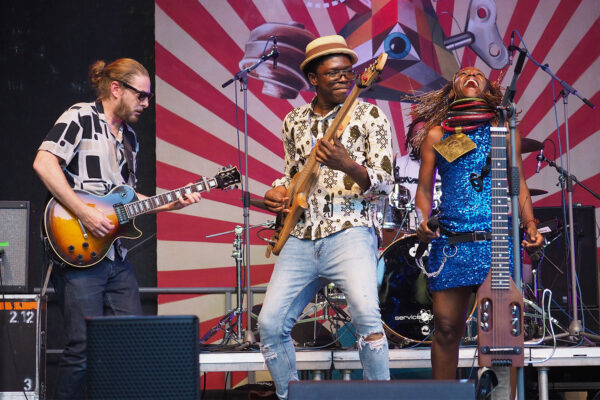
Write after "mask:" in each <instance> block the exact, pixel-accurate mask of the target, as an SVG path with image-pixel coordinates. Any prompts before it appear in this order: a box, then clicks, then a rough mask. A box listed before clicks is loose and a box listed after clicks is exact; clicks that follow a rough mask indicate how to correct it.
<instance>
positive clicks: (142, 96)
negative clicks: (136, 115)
mask: <svg viewBox="0 0 600 400" xmlns="http://www.w3.org/2000/svg"><path fill="white" fill-rule="evenodd" d="M117 82H119V83H120V84H121V85H123V86H125V87H126V88H127V89H130V90H133V91H134V92H135V93H137V98H138V100H139V101H144V100H145V99H148V101H150V100H152V97H154V93H152V92H142V91H141V90H137V89H136V88H134V87H133V86H131V85H129V84H128V83H126V82H123V81H117Z"/></svg>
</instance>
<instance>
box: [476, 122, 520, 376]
mask: <svg viewBox="0 0 600 400" xmlns="http://www.w3.org/2000/svg"><path fill="white" fill-rule="evenodd" d="M491 137H492V149H491V164H492V167H491V174H492V264H491V268H490V272H489V273H488V276H487V277H486V279H485V281H484V282H483V283H482V284H481V286H480V287H479V289H478V291H477V310H478V311H477V314H478V319H477V320H478V321H479V326H478V336H477V337H478V342H479V343H478V344H479V365H480V366H483V367H492V366H504V367H522V366H523V363H524V351H523V350H524V336H523V295H522V294H521V291H520V290H519V289H518V288H517V285H516V284H515V283H514V282H513V280H512V278H511V276H510V259H509V251H508V245H509V241H510V239H511V238H510V235H509V228H508V189H507V186H508V182H507V179H506V175H507V173H506V165H507V158H506V153H507V152H506V128H496V127H492V128H491ZM514 217H515V218H516V216H514ZM514 251H518V249H514Z"/></svg>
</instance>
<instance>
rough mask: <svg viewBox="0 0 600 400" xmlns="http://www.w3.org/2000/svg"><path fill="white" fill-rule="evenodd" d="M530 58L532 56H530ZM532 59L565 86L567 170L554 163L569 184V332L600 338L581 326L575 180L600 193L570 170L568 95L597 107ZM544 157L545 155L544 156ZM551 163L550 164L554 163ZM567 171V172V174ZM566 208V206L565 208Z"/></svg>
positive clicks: (563, 90)
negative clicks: (576, 246)
mask: <svg viewBox="0 0 600 400" xmlns="http://www.w3.org/2000/svg"><path fill="white" fill-rule="evenodd" d="M529 58H530V59H532V58H531V56H529ZM532 61H533V62H534V63H535V64H536V65H537V66H538V67H540V68H541V69H542V70H543V71H544V72H546V73H547V74H548V75H550V77H551V78H552V79H554V80H556V81H557V82H559V83H560V84H561V86H562V87H563V89H562V90H561V96H562V98H563V114H564V119H565V137H566V146H567V149H566V152H565V153H566V170H564V169H562V168H561V167H558V166H557V165H556V164H554V163H552V164H554V165H553V166H554V167H555V168H556V170H557V171H558V172H559V173H561V177H560V178H559V179H560V181H561V190H564V179H565V178H564V175H566V184H567V186H566V187H567V212H568V220H569V223H568V227H569V236H568V242H569V262H570V271H571V300H572V304H571V312H572V316H573V319H572V321H571V323H570V324H569V333H568V336H570V337H571V338H573V339H574V340H579V339H581V338H582V337H583V338H588V339H593V340H597V341H599V340H600V336H597V335H592V334H590V333H587V332H584V331H582V326H581V321H580V320H579V310H578V306H577V303H578V294H577V281H578V278H577V270H576V268H575V240H574V238H575V236H574V224H573V181H575V182H576V183H578V184H579V185H580V186H582V187H583V188H585V189H586V190H587V191H588V192H590V193H592V194H593V195H594V196H595V197H596V198H599V197H598V195H596V194H594V193H593V192H592V191H591V190H589V189H588V188H587V187H585V186H584V185H582V184H581V183H580V182H579V181H578V180H577V179H573V178H574V176H573V175H571V174H569V172H568V170H569V158H570V157H569V155H570V152H571V151H570V145H569V113H568V96H569V94H574V95H575V96H577V97H579V98H580V99H581V101H583V102H584V103H585V104H586V105H587V106H588V107H590V108H592V109H595V108H596V107H595V106H594V105H593V104H592V103H591V102H590V101H589V100H588V99H586V98H584V97H582V96H581V95H580V94H579V93H578V92H577V90H576V89H575V88H573V87H572V86H571V85H569V84H568V83H567V82H565V81H563V80H561V79H559V78H558V77H557V76H556V75H554V74H553V73H552V71H550V68H549V67H548V65H541V64H539V63H538V62H536V61H535V60H533V59H532ZM557 134H560V132H559V131H557ZM542 157H543V156H542ZM543 159H545V160H546V161H548V163H549V164H550V161H549V160H548V159H546V158H545V157H543ZM552 164H550V165H552ZM565 172H566V174H565ZM563 209H564V208H563ZM563 224H566V216H565V215H564V213H563Z"/></svg>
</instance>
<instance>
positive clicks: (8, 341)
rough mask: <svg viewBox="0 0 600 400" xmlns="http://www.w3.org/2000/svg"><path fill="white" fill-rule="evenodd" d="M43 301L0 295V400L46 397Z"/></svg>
mask: <svg viewBox="0 0 600 400" xmlns="http://www.w3.org/2000/svg"><path fill="white" fill-rule="evenodd" d="M45 366H46V299H45V298H42V297H41V296H39V295H32V294H31V295H29V294H22V295H10V294H4V295H3V294H1V293H0V398H2V399H4V398H7V399H11V400H12V399H28V400H31V399H45V398H46V382H45V379H46V368H45Z"/></svg>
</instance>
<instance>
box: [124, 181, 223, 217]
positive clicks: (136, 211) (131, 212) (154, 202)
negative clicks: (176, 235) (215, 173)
mask: <svg viewBox="0 0 600 400" xmlns="http://www.w3.org/2000/svg"><path fill="white" fill-rule="evenodd" d="M217 187H218V182H217V180H216V179H215V178H212V179H204V180H202V181H199V182H196V183H194V184H192V185H189V186H184V187H182V188H179V189H175V190H172V191H170V192H165V193H161V194H157V195H156V196H152V197H148V198H147V199H144V200H138V201H134V202H131V203H128V204H125V205H124V208H125V212H126V213H127V217H128V218H130V219H131V218H134V217H136V216H138V215H141V214H145V213H147V212H150V211H152V210H155V209H157V208H159V207H161V206H164V205H165V204H169V203H172V202H174V201H176V200H177V197H183V198H185V195H186V194H189V193H193V192H198V193H202V192H205V191H207V190H210V189H216V188H217Z"/></svg>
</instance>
